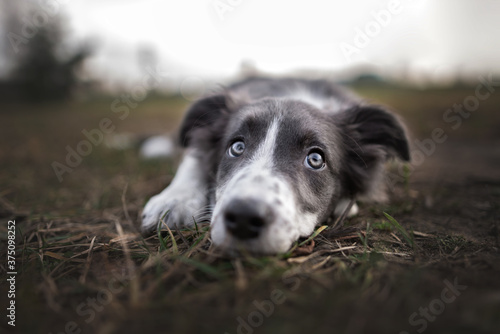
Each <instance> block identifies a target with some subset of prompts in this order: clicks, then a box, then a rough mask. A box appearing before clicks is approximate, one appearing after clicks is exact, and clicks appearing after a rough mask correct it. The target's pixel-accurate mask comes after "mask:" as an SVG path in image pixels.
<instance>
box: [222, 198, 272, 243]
mask: <svg viewBox="0 0 500 334" xmlns="http://www.w3.org/2000/svg"><path fill="white" fill-rule="evenodd" d="M271 219H272V217H271V210H270V209H269V208H268V206H267V205H266V204H265V203H262V202H260V201H257V200H242V199H233V200H231V202H229V204H228V205H227V208H226V211H225V212H224V223H225V224H226V228H227V230H228V231H229V232H230V233H231V234H232V235H234V236H235V237H237V238H238V239H241V240H246V239H252V238H256V237H258V236H259V234H260V232H261V230H262V229H263V228H264V227H265V226H266V224H267V223H268V222H269V221H270V220H271Z"/></svg>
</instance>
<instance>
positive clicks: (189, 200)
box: [141, 189, 206, 234]
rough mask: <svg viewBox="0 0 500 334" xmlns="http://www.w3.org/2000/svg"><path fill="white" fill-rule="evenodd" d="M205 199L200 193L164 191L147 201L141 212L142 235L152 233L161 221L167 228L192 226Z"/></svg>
mask: <svg viewBox="0 0 500 334" xmlns="http://www.w3.org/2000/svg"><path fill="white" fill-rule="evenodd" d="M205 202H206V197H205V195H204V194H200V193H186V192H185V190H184V192H182V191H175V190H174V189H172V191H170V189H166V190H165V191H163V192H162V193H160V194H158V195H156V196H153V197H151V198H150V199H149V201H148V203H147V204H146V206H145V207H144V210H143V212H142V224H141V230H142V233H144V234H148V233H151V232H154V231H155V230H156V229H157V226H158V224H159V222H160V220H161V219H163V222H165V224H167V226H168V227H169V228H174V227H175V226H176V225H177V227H183V226H193V225H194V218H193V216H195V215H196V214H197V212H199V211H200V210H201V209H202V208H203V207H204V206H205Z"/></svg>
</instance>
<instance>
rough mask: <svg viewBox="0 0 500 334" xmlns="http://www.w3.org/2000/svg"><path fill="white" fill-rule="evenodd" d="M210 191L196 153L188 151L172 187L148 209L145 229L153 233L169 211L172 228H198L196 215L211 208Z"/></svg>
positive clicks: (144, 211) (150, 203) (143, 218)
mask: <svg viewBox="0 0 500 334" xmlns="http://www.w3.org/2000/svg"><path fill="white" fill-rule="evenodd" d="M206 188H207V186H206V183H205V180H204V175H203V172H202V169H201V168H200V162H199V160H198V158H197V157H196V154H195V152H193V151H187V152H186V154H185V156H184V159H183V160H182V163H181V164H180V166H179V168H178V170H177V174H176V175H175V177H174V179H173V180H172V182H171V183H170V185H169V186H168V187H167V188H165V190H163V191H162V192H161V193H159V194H158V195H156V196H153V197H151V199H150V200H149V201H148V203H147V204H146V206H145V207H144V210H143V216H142V226H141V227H142V229H143V230H144V231H146V230H151V229H153V228H154V227H155V226H156V225H157V224H158V222H159V220H160V219H161V218H162V217H163V215H164V214H165V213H166V212H167V211H169V214H168V215H167V216H165V220H164V221H165V223H166V224H167V225H168V227H174V224H177V225H179V226H190V225H194V221H193V215H194V214H196V213H197V212H199V211H200V210H201V209H202V208H204V207H205V205H206V204H207V189H206Z"/></svg>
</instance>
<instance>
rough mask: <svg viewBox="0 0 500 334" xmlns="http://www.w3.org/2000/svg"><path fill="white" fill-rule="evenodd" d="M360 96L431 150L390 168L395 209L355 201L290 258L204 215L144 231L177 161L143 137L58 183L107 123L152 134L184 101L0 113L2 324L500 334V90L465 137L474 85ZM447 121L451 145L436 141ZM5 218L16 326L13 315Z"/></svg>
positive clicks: (93, 156) (118, 329) (101, 152)
mask: <svg viewBox="0 0 500 334" xmlns="http://www.w3.org/2000/svg"><path fill="white" fill-rule="evenodd" d="M356 89H357V90H358V91H359V93H360V94H362V95H363V96H365V97H367V98H369V99H372V100H373V101H374V102H377V103H384V104H387V105H390V106H392V107H393V108H394V109H396V110H398V111H399V112H400V114H401V115H402V116H403V118H404V119H405V120H406V122H407V124H408V127H409V129H410V130H411V133H412V136H413V139H412V143H413V149H414V154H416V155H417V156H419V155H420V156H419V157H421V159H420V160H418V159H417V160H414V161H413V163H412V164H411V165H408V166H406V168H403V167H401V166H397V165H392V164H390V165H389V166H388V169H389V173H388V175H389V178H390V182H389V184H390V185H391V187H390V188H391V189H390V194H391V201H390V202H389V203H386V204H373V203H361V205H360V209H361V210H360V214H359V215H358V216H356V217H353V218H350V219H347V220H346V221H345V224H344V226H343V227H342V228H340V229H332V228H331V227H327V228H325V229H321V231H320V230H318V232H320V233H318V235H316V236H315V237H314V238H313V239H311V240H309V239H308V240H301V241H300V242H301V243H300V244H298V245H297V247H295V249H294V250H293V251H291V252H289V253H287V254H284V255H280V256H273V257H252V256H251V255H245V256H242V257H240V258H236V259H235V258H228V257H226V256H224V255H223V254H220V253H219V252H218V251H217V250H216V249H214V248H213V247H211V242H210V239H209V233H208V226H206V225H204V224H200V225H199V226H198V228H197V229H192V230H180V231H179V230H174V231H164V232H163V233H162V234H160V235H155V236H152V237H149V238H146V239H144V238H143V237H141V236H140V234H139V233H138V230H137V227H138V216H139V213H140V210H141V208H142V206H143V205H144V203H145V202H146V200H147V199H148V198H149V197H150V196H151V195H153V194H155V193H157V192H158V191H160V190H161V189H162V188H163V187H165V185H167V184H168V182H169V181H170V180H171V178H172V175H173V173H174V171H175V161H174V160H175V159H173V160H172V161H170V160H168V161H143V160H141V159H139V157H138V153H137V148H136V147H135V146H132V147H129V148H127V149H124V150H116V149H112V148H108V147H107V146H106V145H105V144H99V145H96V146H95V147H93V148H92V152H91V153H90V154H89V155H88V156H86V157H84V158H83V159H82V161H81V162H80V163H79V164H78V166H76V167H74V168H72V171H71V173H69V172H68V173H65V174H64V175H63V180H62V182H59V180H58V179H57V177H56V175H55V173H54V170H53V167H52V164H53V162H54V161H58V162H64V159H65V156H66V154H67V148H66V147H67V146H69V147H70V148H75V147H76V146H77V145H78V143H79V142H80V141H81V140H82V139H85V138H84V137H83V135H82V130H84V129H87V130H90V129H93V128H97V127H98V126H99V122H100V121H101V120H102V119H103V118H109V119H110V120H111V121H112V124H113V125H114V126H115V129H114V130H113V132H112V134H111V135H116V134H125V133H129V134H131V136H132V138H134V139H136V138H141V137H143V136H148V135H151V134H155V133H162V132H169V131H173V130H174V129H175V127H176V125H177V124H178V122H179V119H180V116H181V115H182V111H183V109H184V107H185V106H186V101H182V100H179V99H172V98H171V99H165V98H151V99H148V100H146V101H144V102H142V104H140V105H139V106H138V107H137V108H136V109H134V110H131V112H130V115H129V116H128V117H127V118H125V119H124V120H121V119H119V117H117V116H118V115H116V114H114V113H113V112H112V111H111V108H110V105H111V102H112V99H111V100H108V99H102V100H95V101H87V102H84V103H72V104H64V105H43V106H1V107H0V126H1V130H2V131H1V133H0V139H1V141H0V163H1V166H2V172H1V175H0V220H1V222H2V224H1V227H0V240H1V247H0V258H1V261H0V276H1V281H0V288H1V292H0V293H1V295H0V301H1V305H2V306H1V309H2V320H1V324H0V330H1V331H2V332H5V331H8V332H10V331H12V332H19V333H53V334H55V333H221V334H223V333H306V332H308V333H349V334H354V333H398V334H399V333H401V334H402V333H453V334H456V333H498V329H499V328H500V240H499V239H500V168H499V167H500V132H499V129H500V113H499V110H498V109H499V106H500V93H497V94H492V95H491V97H490V98H489V99H487V100H485V101H481V104H480V106H479V108H478V109H477V110H476V111H474V112H473V113H471V115H470V117H469V118H467V119H463V123H462V124H461V126H460V127H458V128H457V129H453V128H452V127H451V124H449V123H447V122H445V121H444V120H443V114H444V113H445V111H446V110H447V109H448V108H451V107H452V106H453V104H455V103H463V101H464V99H465V98H466V97H467V96H470V95H473V94H474V87H462V88H456V89H435V90H411V89H392V88H391V89H389V88H374V87H357V88H356ZM436 128H441V129H443V132H444V134H445V135H446V136H447V138H446V140H444V141H442V142H440V143H437V142H433V143H434V144H433V145H434V148H432V146H433V145H432V144H429V143H430V142H429V140H427V139H429V138H432V131H433V130H434V129H436ZM415 140H417V141H418V142H420V143H422V142H424V143H427V144H428V145H430V146H427V147H426V149H425V150H426V152H422V149H421V147H422V146H419V144H418V143H416V142H415ZM426 140H427V141H426ZM419 147H420V148H419ZM431 151H432V152H431ZM419 152H420V153H419ZM427 153H428V154H427ZM414 158H415V155H414ZM384 212H385V213H387V214H389V215H390V216H392V217H393V218H394V220H395V221H394V220H393V221H391V219H389V218H387V217H386V216H385V215H384ZM9 220H15V222H16V255H15V258H16V263H15V269H16V271H17V275H16V276H15V278H16V281H15V282H16V283H15V290H16V296H15V305H16V313H15V315H16V317H15V321H16V322H15V324H16V326H15V328H14V327H12V326H10V325H8V323H7V322H8V321H9V319H8V318H6V317H5V315H3V312H5V310H6V308H7V306H8V305H9V304H8V303H9V302H10V300H12V299H11V298H8V293H7V292H8V290H9V288H10V287H11V285H10V284H7V278H9V277H10V275H8V274H7V273H6V272H8V271H10V270H9V269H8V266H7V244H8V221H9ZM8 312H9V311H8ZM6 319H7V320H6Z"/></svg>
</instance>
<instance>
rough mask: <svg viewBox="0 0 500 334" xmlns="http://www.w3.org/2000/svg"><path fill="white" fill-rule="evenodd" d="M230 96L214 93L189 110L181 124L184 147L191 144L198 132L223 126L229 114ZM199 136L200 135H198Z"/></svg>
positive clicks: (180, 135)
mask: <svg viewBox="0 0 500 334" xmlns="http://www.w3.org/2000/svg"><path fill="white" fill-rule="evenodd" d="M229 105H230V103H229V98H228V97H227V96H226V95H225V94H219V95H212V96H208V97H204V98H202V99H200V100H198V101H196V102H195V103H194V104H193V105H192V106H191V107H190V108H189V110H188V111H187V113H186V116H185V117H184V120H183V122H182V125H181V129H180V133H179V139H180V143H181V145H182V146H183V147H187V146H189V145H190V144H191V143H192V141H193V139H194V138H195V137H197V135H196V134H197V133H199V134H202V133H207V132H209V133H210V132H212V131H213V130H215V129H217V128H219V129H220V131H221V132H223V131H222V130H223V129H222V128H221V127H222V126H223V125H224V126H223V127H224V128H225V123H227V118H228V115H229ZM198 137H199V136H198Z"/></svg>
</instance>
